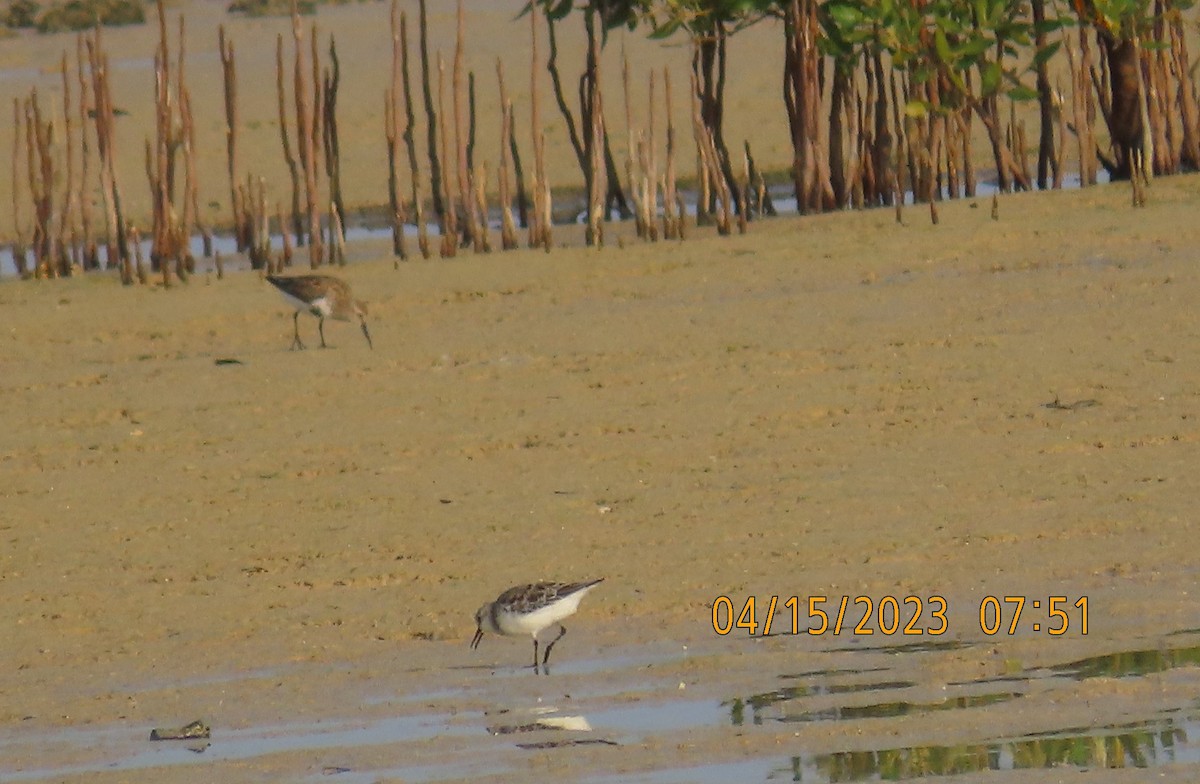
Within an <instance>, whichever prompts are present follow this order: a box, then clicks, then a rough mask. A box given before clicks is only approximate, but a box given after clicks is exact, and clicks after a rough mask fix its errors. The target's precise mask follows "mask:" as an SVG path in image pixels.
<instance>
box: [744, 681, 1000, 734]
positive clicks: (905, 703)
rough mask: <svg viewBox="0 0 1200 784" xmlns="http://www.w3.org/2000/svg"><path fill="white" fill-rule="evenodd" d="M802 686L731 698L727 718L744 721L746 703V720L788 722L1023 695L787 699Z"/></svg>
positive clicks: (975, 704)
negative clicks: (815, 703)
mask: <svg viewBox="0 0 1200 784" xmlns="http://www.w3.org/2000/svg"><path fill="white" fill-rule="evenodd" d="M810 696H811V694H810V693H809V692H808V690H807V689H805V688H804V687H797V688H788V689H777V690H775V691H772V692H767V693H765V694H756V695H754V696H752V697H748V698H746V699H745V700H742V699H741V698H737V699H734V700H733V701H732V702H730V703H728V705H729V718H730V722H731V723H732V724H733V725H734V726H741V725H742V724H744V723H745V721H746V707H747V706H748V707H749V708H750V723H751V724H763V723H764V722H766V721H775V722H781V723H784V724H787V723H792V722H812V721H854V720H856V719H888V718H895V717H897V716H907V715H910V714H917V713H931V712H933V711H945V710H964V709H967V708H979V707H984V706H987V705H995V704H997V703H1001V702H1008V701H1009V700H1014V699H1017V698H1018V697H1021V696H1023V695H1022V694H1021V693H1019V692H997V693H992V694H962V695H958V696H953V697H946V698H945V699H940V700H933V701H928V702H915V701H910V700H889V701H885V702H875V703H871V704H868V705H835V706H832V707H823V708H817V707H804V705H803V703H801V704H799V705H795V706H791V705H788V704H787V703H789V702H791V701H795V700H802V699H804V698H807V697H810Z"/></svg>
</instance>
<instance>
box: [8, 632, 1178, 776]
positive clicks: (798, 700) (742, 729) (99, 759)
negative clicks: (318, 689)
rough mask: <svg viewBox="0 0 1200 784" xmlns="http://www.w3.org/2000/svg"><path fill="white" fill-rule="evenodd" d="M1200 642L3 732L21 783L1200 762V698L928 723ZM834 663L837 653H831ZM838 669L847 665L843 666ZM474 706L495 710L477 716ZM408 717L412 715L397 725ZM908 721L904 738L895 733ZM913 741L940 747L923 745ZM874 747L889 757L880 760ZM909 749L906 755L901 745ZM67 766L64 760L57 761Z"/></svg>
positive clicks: (469, 678)
mask: <svg viewBox="0 0 1200 784" xmlns="http://www.w3.org/2000/svg"><path fill="white" fill-rule="evenodd" d="M1194 638H1195V635H1190V636H1185V637H1179V638H1175V639H1172V638H1171V637H1166V638H1164V640H1166V641H1168V642H1176V643H1178V645H1177V646H1175V647H1167V646H1160V647H1155V646H1139V647H1136V648H1133V649H1132V650H1125V651H1113V652H1110V653H1105V654H1100V655H1094V656H1090V657H1087V658H1082V659H1077V660H1073V661H1068V662H1064V663H1061V664H1054V665H1051V666H1046V667H1040V666H1039V667H1031V668H1028V669H1025V670H1021V671H1019V672H1013V673H1011V674H1008V675H1005V676H1003V677H1001V678H981V679H979V680H976V681H970V682H962V683H947V684H942V685H938V684H930V683H921V682H920V681H921V679H920V678H919V677H912V676H913V673H918V674H919V673H920V672H921V671H922V670H923V669H924V668H925V666H926V665H927V664H929V663H932V662H934V661H935V660H936V659H937V657H940V656H946V655H949V654H951V653H954V652H955V651H961V650H964V649H966V650H973V648H972V647H971V646H965V645H959V646H940V647H938V648H936V649H934V650H929V649H928V646H916V647H914V646H892V647H891V648H874V649H867V648H863V649H858V650H862V651H863V652H864V653H865V652H871V653H874V654H886V656H887V659H888V660H889V661H891V662H893V665H891V666H876V664H875V662H874V661H872V662H871V665H872V666H868V667H864V668H863V669H862V670H859V669H854V668H850V667H832V668H816V669H812V668H809V669H801V671H800V672H799V673H798V674H797V673H783V674H780V675H777V676H774V677H773V678H770V680H774V681H776V682H777V683H779V684H781V685H779V686H777V687H776V688H773V689H771V690H767V691H761V692H755V693H751V694H749V695H748V696H735V697H732V698H729V699H726V700H713V699H709V698H707V697H705V696H693V695H690V694H689V693H688V691H687V690H685V689H683V688H682V686H683V683H682V681H681V682H680V684H679V686H680V688H679V690H678V691H677V692H676V693H674V694H672V693H671V692H669V691H667V688H666V687H665V686H663V685H662V684H661V683H660V684H659V685H658V686H657V687H655V686H653V682H654V681H655V680H656V679H659V680H662V681H666V682H673V681H674V677H675V676H674V675H671V674H670V673H671V672H672V671H674V670H675V669H681V668H684V669H685V668H686V667H685V665H687V663H688V659H689V658H692V657H694V656H697V654H693V653H691V652H687V651H682V650H679V649H673V650H671V651H665V650H664V649H662V648H657V649H654V650H648V649H647V650H640V649H632V650H625V651H621V652H618V653H615V654H614V655H613V656H611V657H607V658H606V657H600V658H593V659H581V660H575V661H572V660H570V659H569V658H568V659H565V660H564V661H563V663H562V664H561V666H560V667H559V668H557V669H555V670H554V671H552V673H551V674H550V675H544V674H543V675H535V674H534V673H533V672H532V669H531V668H528V667H519V666H513V667H505V668H500V669H496V668H492V667H477V668H465V669H459V670H457V671H456V672H458V673H460V674H461V675H463V676H464V678H465V682H464V684H463V686H462V688H459V689H440V690H437V691H430V692H423V693H409V694H395V693H393V694H390V695H389V694H388V693H387V691H386V690H383V691H381V692H380V693H377V694H375V695H374V696H373V697H370V698H367V699H364V700H363V701H362V710H363V713H364V715H362V716H359V717H353V718H350V717H345V716H330V717H328V718H323V719H320V720H316V721H297V722H292V723H287V722H281V723H276V724H269V725H265V726H254V727H248V728H242V729H230V728H222V727H220V726H214V727H213V731H212V737H211V738H210V739H207V740H203V741H177V742H150V741H149V740H148V737H149V735H148V733H149V728H148V727H140V726H107V727H97V728H65V729H59V730H53V731H49V732H43V733H33V734H31V733H26V732H10V731H0V772H3V779H4V780H5V781H45V780H63V779H68V778H75V777H77V778H80V779H86V778H87V777H88V776H89V774H96V773H99V772H102V771H108V772H112V771H129V772H131V773H132V774H134V775H140V776H146V775H150V771H151V770H152V769H153V770H155V771H158V772H159V773H161V772H163V771H165V770H173V769H177V768H178V769H184V768H186V769H192V768H195V767H196V766H204V765H213V764H216V763H221V762H229V761H235V762H239V763H241V764H243V765H246V766H249V767H250V768H251V769H254V768H256V767H257V766H260V765H265V764H266V760H267V759H268V758H272V759H278V758H279V755H286V754H287V753H289V752H302V753H304V756H305V757H306V758H309V759H310V762H309V764H308V766H307V768H306V769H307V770H308V771H309V773H308V774H307V775H308V776H309V777H310V780H316V779H321V780H328V777H336V780H337V781H339V782H367V781H375V780H378V779H380V778H389V777H395V778H401V779H403V780H405V781H437V780H445V779H459V778H474V777H478V776H483V775H517V772H518V771H521V770H523V766H525V765H527V764H528V761H529V759H530V757H529V755H531V754H534V755H536V754H543V755H544V754H551V755H556V757H555V758H557V759H560V760H562V761H566V760H569V759H571V757H570V755H572V754H584V753H587V754H595V755H598V756H596V757H595V758H596V759H602V760H603V759H607V760H620V758H621V754H622V752H621V751H620V749H621V748H636V747H639V746H644V745H645V744H652V745H657V744H666V745H669V744H672V743H676V742H678V741H677V740H674V739H678V738H688V737H692V736H693V735H694V736H695V737H699V738H704V737H710V738H712V737H715V738H725V737H729V738H731V737H734V735H743V737H748V738H751V739H753V738H754V737H755V736H756V733H767V734H768V737H769V736H770V734H771V733H777V732H781V731H786V730H787V728H788V727H789V726H790V727H796V728H800V727H805V726H807V727H812V728H817V729H820V728H823V727H832V726H839V725H843V724H844V725H847V726H851V727H859V728H860V729H859V730H856V731H854V732H853V733H851V734H850V735H847V736H845V737H846V738H848V739H851V738H852V739H853V745H852V746H850V747H848V748H838V745H839V743H838V742H836V741H834V742H826V744H825V745H826V746H827V747H826V748H819V747H818V748H813V747H812V745H811V744H809V743H802V742H797V744H796V745H797V749H796V752H797V753H791V754H789V753H788V752H787V749H786V745H789V744H787V743H785V748H784V750H783V753H782V754H781V753H780V751H779V750H778V749H775V748H774V746H775V745H778V744H777V743H776V744H772V745H771V748H772V749H773V750H772V751H770V753H765V754H758V753H752V754H749V757H750V758H748V759H740V760H732V761H731V760H728V759H719V758H712V759H707V760H706V759H705V756H706V755H705V754H704V753H703V752H697V753H695V754H688V755H684V757H683V758H682V759H686V760H687V764H685V765H680V766H676V764H674V763H668V764H665V765H659V766H656V767H654V768H652V769H649V770H645V771H640V772H639V773H638V775H637V778H638V780H642V781H651V782H668V783H669V782H717V781H735V780H736V781H768V780H776V779H780V778H782V779H794V780H803V781H806V782H835V781H862V780H877V779H916V778H926V777H935V776H944V775H950V774H962V773H969V772H974V771H984V770H988V771H996V772H1003V771H1016V770H1027V769H1037V768H1042V769H1051V768H1053V769H1060V768H1063V767H1073V768H1075V769H1078V770H1086V769H1096V768H1111V767H1138V768H1152V767H1155V766H1159V765H1163V764H1167V763H1175V764H1179V763H1184V764H1200V700H1195V699H1193V700H1191V701H1190V702H1188V703H1187V704H1185V705H1182V706H1180V707H1174V708H1162V707H1158V708H1154V707H1147V708H1146V710H1145V713H1144V715H1142V716H1141V717H1139V718H1130V719H1128V720H1122V721H1119V722H1116V723H1114V722H1112V721H1111V719H1110V720H1109V721H1102V720H1099V721H1097V723H1096V724H1095V726H1062V727H1060V728H1056V729H1051V730H1044V729H1043V730H1040V731H1037V732H1030V733H1028V734H1022V735H1015V736H1013V735H1001V736H996V737H987V736H986V733H984V734H983V735H982V736H980V737H978V738H976V739H974V740H971V741H969V742H964V743H955V744H947V743H944V742H939V739H940V737H941V736H940V733H939V730H938V729H937V726H936V725H934V724H929V723H928V722H927V719H932V718H933V717H935V716H937V715H945V714H946V713H947V712H951V711H964V712H966V713H964V716H966V715H967V714H969V715H970V716H971V718H970V719H965V720H964V721H965V722H966V724H965V726H987V722H983V721H981V719H982V718H983V717H987V716H995V715H1000V714H998V713H996V712H1003V711H1009V710H1016V711H1018V713H1019V712H1020V711H1021V710H1023V709H1022V708H1020V707H1019V706H1020V704H1021V701H1022V700H1024V699H1026V698H1027V697H1028V698H1034V697H1042V698H1047V697H1049V698H1050V699H1051V701H1056V700H1061V701H1063V702H1064V703H1068V702H1069V701H1070V700H1071V699H1072V697H1071V690H1072V689H1073V688H1075V687H1076V686H1077V685H1078V684H1080V683H1081V682H1083V681H1087V680H1089V679H1094V678H1100V679H1121V680H1122V682H1125V683H1131V684H1136V683H1138V682H1139V679H1142V678H1146V677H1151V676H1154V675H1156V674H1163V673H1169V672H1170V671H1173V670H1179V671H1180V672H1181V675H1182V676H1186V677H1190V678H1192V679H1193V680H1195V673H1194V672H1192V671H1193V670H1197V668H1196V667H1195V666H1194V665H1196V664H1197V663H1198V662H1200V645H1195V644H1193V643H1195V642H1196V641H1195V639H1194ZM897 648H900V650H899V651H897V650H896V649H897ZM947 649H949V650H947ZM831 653H835V654H836V653H838V652H830V651H826V652H824V654H823V655H829V654H831ZM709 655H712V654H711V652H710V654H709ZM840 655H842V656H844V655H845V653H844V651H842V652H840ZM956 655H960V654H956ZM699 657H700V658H701V659H703V658H704V655H703V654H699ZM693 663H694V662H693ZM866 663H867V662H864V664H866ZM717 672H718V673H719V672H721V670H720V669H718V670H717ZM901 674H903V675H904V677H901ZM262 675H270V676H271V677H272V678H275V677H281V678H288V677H295V676H296V673H292V672H290V671H289V672H284V673H279V672H275V671H272V672H260V673H257V674H256V675H251V676H249V677H260V676H262ZM597 676H603V677H602V680H600V681H596V680H595V678H596V677H597ZM245 677H247V676H230V677H228V678H225V677H220V676H212V677H210V678H208V679H204V680H202V681H197V682H196V683H194V684H193V686H194V687H195V688H199V689H205V688H215V687H218V686H220V687H221V688H225V689H229V688H230V686H231V685H232V684H235V683H236V681H238V680H240V679H243V678H245ZM761 677H762V676H759V678H761ZM717 680H718V682H717V683H716V684H711V683H710V684H708V685H709V686H710V687H711V686H714V685H715V686H717V687H719V686H720V682H719V681H720V676H719V675H718V676H717ZM565 684H570V693H567V694H564V693H562V691H563V689H564V688H566V686H565ZM466 695H471V696H472V697H479V698H480V699H483V700H484V701H486V702H488V703H491V704H494V705H495V706H496V707H495V708H494V709H490V710H485V711H479V710H471V709H461V708H460V707H459V705H461V704H462V702H463V698H464V696H466ZM1043 704H1044V703H1043ZM397 711H403V713H400V714H398V715H397ZM1098 711H1099V706H1097V712H1094V713H1093V715H1100V713H1099V712H1098ZM1104 715H1107V714H1104ZM188 718H190V717H188ZM1126 718H1128V717H1126ZM864 722H866V723H864ZM880 722H882V724H881V723H880ZM895 722H904V723H903V724H897V725H896V729H895V730H891V729H889V726H890V725H891V724H892V723H895ZM868 729H869V731H868ZM730 733H734V735H730ZM787 736H788V734H785V735H784V736H782V737H787ZM914 736H915V737H922V736H924V737H925V738H926V740H925V741H921V742H909V741H910V739H911V738H913V737H914ZM872 738H874V739H875V740H877V741H880V742H879V743H878V744H877V745H872V743H871V739H872ZM899 738H904V739H905V741H904V742H902V743H899V744H897V743H896V742H895V741H896V740H897V739H899ZM885 740H886V741H887V742H882V741H885ZM434 741H436V742H438V743H446V742H452V743H453V744H455V750H454V751H453V752H446V753H442V752H434V753H433V755H432V757H429V756H426V757H420V758H418V757H415V756H414V757H413V758H412V759H411V762H410V761H409V758H410V752H411V754H414V755H415V754H416V753H417V750H418V749H421V748H423V747H425V746H427V745H428V744H429V743H431V742H434ZM701 747H703V744H701ZM34 748H36V749H38V750H39V751H40V752H41V753H39V754H37V755H36V756H37V757H38V758H41V759H45V760H47V762H46V763H44V764H36V765H28V764H26V765H23V766H21V765H18V766H15V767H14V766H13V764H12V759H13V757H14V756H16V757H17V758H20V757H21V753H22V752H25V753H26V756H27V757H28V756H32V755H29V754H28V752H29V751H30V749H34ZM604 749H612V751H611V752H604V751H603V750H604ZM406 750H408V751H406ZM592 750H594V751H592ZM364 753H365V754H366V756H363V754H364ZM606 754H611V755H612V756H606ZM54 759H59V760H62V762H60V763H54V762H50V761H49V760H54ZM389 759H390V760H391V762H388V761H387V760H389ZM588 759H592V757H589V758H588ZM679 759H680V758H678V757H676V758H675V761H676V762H678V761H679ZM313 760H315V761H317V762H318V763H319V764H317V763H314V762H313ZM314 764H317V767H316V768H314V767H313V765H314ZM614 764H616V763H614ZM506 771H507V773H506ZM139 772H140V773H139ZM574 772H575V773H576V774H577V775H579V776H584V777H585V780H587V781H595V782H609V781H620V780H628V779H627V777H622V776H616V775H613V774H611V773H604V774H602V775H597V776H592V777H588V774H589V773H590V772H592V771H590V770H589V769H588V768H587V766H586V765H583V764H581V765H580V766H579V767H578V768H576V769H574ZM154 775H158V774H154ZM796 777H798V778H796Z"/></svg>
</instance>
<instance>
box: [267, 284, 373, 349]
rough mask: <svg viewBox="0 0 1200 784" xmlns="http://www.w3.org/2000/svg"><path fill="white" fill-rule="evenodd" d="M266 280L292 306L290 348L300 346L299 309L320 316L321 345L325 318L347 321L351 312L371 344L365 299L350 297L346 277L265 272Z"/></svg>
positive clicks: (322, 346)
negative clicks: (283, 274)
mask: <svg viewBox="0 0 1200 784" xmlns="http://www.w3.org/2000/svg"><path fill="white" fill-rule="evenodd" d="M267 282H268V283H270V284H271V285H272V286H274V287H275V288H277V289H279V293H280V294H282V295H283V298H284V299H285V300H287V303H288V304H289V305H291V306H292V307H293V308H295V309H296V312H295V313H294V314H292V324H293V325H294V326H295V328H296V332H295V337H294V338H293V339H292V348H293V349H296V348H304V344H303V343H301V342H300V313H301V312H305V313H311V314H313V315H314V316H316V317H317V318H318V319H320V321H318V322H317V331H318V332H319V333H320V335H321V348H325V347H326V346H325V318H326V317H329V318H333V319H337V320H338V321H349V320H350V317H351V316H358V320H359V323H361V324H362V333H363V337H365V338H366V339H367V347H368V348H374V346H372V345H371V333H370V332H367V303H365V302H363V301H361V300H357V299H355V298H354V295H352V294H351V293H350V286H349V284H347V283H346V281H344V280H339V279H338V278H335V277H333V276H331V275H291V276H288V277H282V276H279V275H268V276H267Z"/></svg>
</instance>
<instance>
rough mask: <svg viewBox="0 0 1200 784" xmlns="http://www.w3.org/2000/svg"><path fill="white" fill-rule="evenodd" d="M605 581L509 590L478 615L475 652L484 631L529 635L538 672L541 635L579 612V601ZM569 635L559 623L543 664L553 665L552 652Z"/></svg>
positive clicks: (545, 584)
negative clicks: (555, 645) (548, 628)
mask: <svg viewBox="0 0 1200 784" xmlns="http://www.w3.org/2000/svg"><path fill="white" fill-rule="evenodd" d="M603 580H604V578H603V577H601V578H599V579H596V580H587V581H585V582H580V583H532V584H530V585H518V586H515V587H513V588H509V589H508V590H507V591H505V592H504V593H502V594H500V595H499V596H498V597H496V601H494V602H488V603H487V604H485V605H483V606H482V607H480V608H479V610H478V611H476V613H475V637H474V638H473V639H472V640H471V649H472V650H474V649H476V648H478V647H479V641H480V640H482V639H483V633H484V631H489V632H494V633H496V634H505V635H519V634H528V635H531V636H532V637H533V669H534V670H535V671H536V670H537V668H538V639H537V636H538V632H540V631H541V630H542V629H545V628H547V627H549V626H553V625H554V624H556V623H558V622H559V621H561V620H562V619H563V618H566V617H567V616H569V615H572V614H574V612H575V611H576V610H578V609H579V601H580V600H581V599H582V598H583V597H584V594H586V593H587V592H588V591H590V590H591V589H592V588H594V587H596V586H597V585H598V584H599V583H600V582H602V581H603ZM566 633H567V627H565V626H563V625H562V624H561V623H559V626H558V636H557V637H555V638H554V639H553V640H551V641H550V644H549V645H547V646H546V651H545V654H544V655H543V657H542V664H543V665H545V664H546V663H547V662H549V661H550V649H551V648H553V647H554V643H556V642H558V641H559V640H560V639H562V636H563V635H564V634H566Z"/></svg>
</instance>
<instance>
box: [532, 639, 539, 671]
mask: <svg viewBox="0 0 1200 784" xmlns="http://www.w3.org/2000/svg"><path fill="white" fill-rule="evenodd" d="M537 648H538V646H537V637H534V638H533V671H534V672H537V668H538V659H537Z"/></svg>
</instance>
